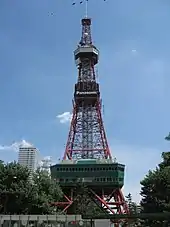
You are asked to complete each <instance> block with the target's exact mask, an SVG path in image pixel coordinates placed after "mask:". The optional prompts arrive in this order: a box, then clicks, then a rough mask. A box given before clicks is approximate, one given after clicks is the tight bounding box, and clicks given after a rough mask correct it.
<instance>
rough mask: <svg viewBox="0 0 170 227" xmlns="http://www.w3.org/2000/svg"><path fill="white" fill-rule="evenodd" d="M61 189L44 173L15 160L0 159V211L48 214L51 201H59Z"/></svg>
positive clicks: (3, 212) (5, 212)
mask: <svg viewBox="0 0 170 227" xmlns="http://www.w3.org/2000/svg"><path fill="white" fill-rule="evenodd" d="M61 196H62V191H61V189H60V187H59V186H58V185H57V183H56V182H55V181H53V180H52V179H50V177H49V176H48V175H47V173H45V172H42V171H40V170H38V171H37V172H36V173H34V174H32V177H31V178H30V172H29V171H28V169H27V168H25V167H23V166H21V165H19V164H17V163H16V162H14V163H9V164H4V163H3V162H2V161H1V162H0V213H1V214H50V213H52V209H53V208H52V207H51V206H50V202H54V201H58V200H59V198H60V197H61Z"/></svg>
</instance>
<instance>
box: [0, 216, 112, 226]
mask: <svg viewBox="0 0 170 227" xmlns="http://www.w3.org/2000/svg"><path fill="white" fill-rule="evenodd" d="M42 223H44V224H45V225H44V226H47V227H49V226H50V227H74V226H76V227H110V221H109V220H107V219H101V220H93V221H91V220H83V219H82V217H81V215H1V214H0V227H10V226H13V227H21V226H22V227H23V226H27V227H34V226H37V227H38V226H40V227H41V226H42V225H41V224H42Z"/></svg>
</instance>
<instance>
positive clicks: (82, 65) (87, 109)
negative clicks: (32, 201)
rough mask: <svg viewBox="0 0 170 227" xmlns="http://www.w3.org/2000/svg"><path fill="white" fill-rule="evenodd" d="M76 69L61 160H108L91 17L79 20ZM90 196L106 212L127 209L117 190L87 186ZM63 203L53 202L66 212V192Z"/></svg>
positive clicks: (70, 198)
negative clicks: (67, 128)
mask: <svg viewBox="0 0 170 227" xmlns="http://www.w3.org/2000/svg"><path fill="white" fill-rule="evenodd" d="M74 56H75V61H76V65H77V68H78V80H77V83H76V84H75V91H74V100H73V114H72V120H71V125H70V130H69V135H68V140H67V144H66V148H65V153H64V157H63V160H66V159H68V160H79V159H107V160H110V161H111V160H112V156H111V152H110V149H109V145H108V142H107V138H106V133H105V130H104V125H103V121H102V114H101V99H100V90H99V84H98V83H97V81H96V75H95V65H96V64H97V63H98V57H99V51H98V49H97V48H96V47H95V46H94V45H93V43H92V37H91V19H89V18H84V19H82V37H81V41H80V43H79V45H78V47H77V49H76V50H75V52H74ZM89 191H90V193H91V195H92V196H93V197H94V199H95V200H97V201H98V202H99V203H100V204H102V205H103V207H104V209H107V210H108V211H109V212H110V213H112V214H115V213H118V214H128V208H127V205H126V202H125V199H124V196H123V194H122V191H121V189H119V188H117V189H115V188H114V189H113V190H112V192H111V193H108V192H105V189H104V188H103V189H102V193H100V195H99V194H97V192H96V191H94V190H92V189H89ZM64 197H65V202H64V201H63V202H57V203H56V205H62V206H64V211H66V210H67V209H68V208H69V207H70V206H71V205H72V203H73V202H74V196H73V194H72V193H71V192H70V195H69V194H68V193H67V194H65V195H64Z"/></svg>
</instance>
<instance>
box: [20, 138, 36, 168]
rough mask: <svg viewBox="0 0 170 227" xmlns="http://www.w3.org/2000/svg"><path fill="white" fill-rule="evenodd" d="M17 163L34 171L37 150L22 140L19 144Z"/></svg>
mask: <svg viewBox="0 0 170 227" xmlns="http://www.w3.org/2000/svg"><path fill="white" fill-rule="evenodd" d="M18 163H19V164H20V165H22V166H26V167H27V168H28V169H29V170H30V172H34V171H35V170H36V169H37V167H38V165H39V151H38V149H37V148H36V147H34V146H33V145H32V144H30V143H28V142H26V141H25V140H23V141H22V142H21V144H20V146H19V153H18Z"/></svg>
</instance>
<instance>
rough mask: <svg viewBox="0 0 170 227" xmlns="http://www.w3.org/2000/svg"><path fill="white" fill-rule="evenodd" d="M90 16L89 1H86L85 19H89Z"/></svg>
mask: <svg viewBox="0 0 170 227" xmlns="http://www.w3.org/2000/svg"><path fill="white" fill-rule="evenodd" d="M87 15H88V0H86V11H85V17H86V18H87Z"/></svg>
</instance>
